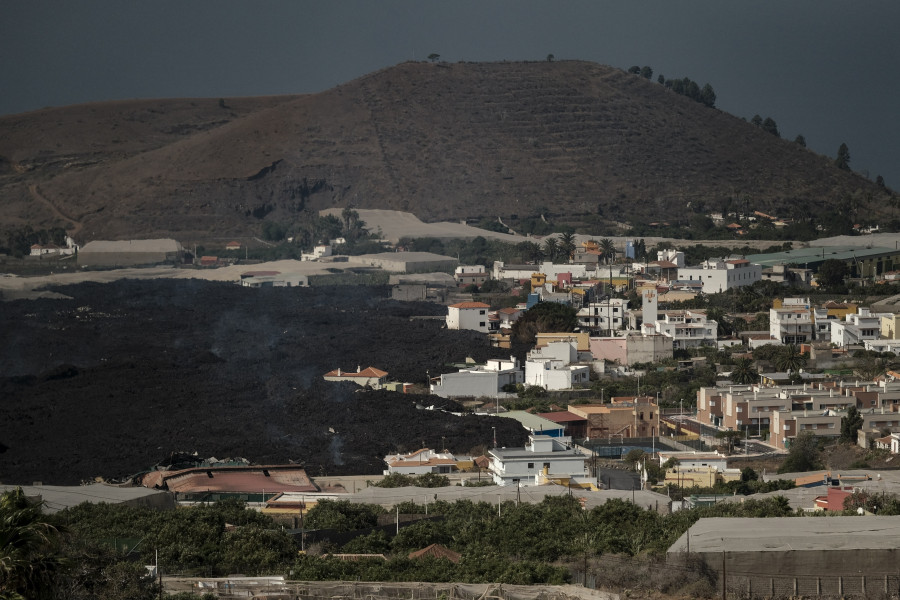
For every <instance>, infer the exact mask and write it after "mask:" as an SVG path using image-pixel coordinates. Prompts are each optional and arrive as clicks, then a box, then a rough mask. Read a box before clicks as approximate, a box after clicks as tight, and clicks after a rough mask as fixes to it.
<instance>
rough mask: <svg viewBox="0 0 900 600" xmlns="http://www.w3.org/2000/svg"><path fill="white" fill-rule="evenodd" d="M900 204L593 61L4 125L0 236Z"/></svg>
mask: <svg viewBox="0 0 900 600" xmlns="http://www.w3.org/2000/svg"><path fill="white" fill-rule="evenodd" d="M893 198H894V195H893V194H892V192H890V191H889V190H885V189H884V188H879V187H877V186H876V185H875V184H874V183H872V182H871V181H869V180H867V179H866V178H864V177H862V176H861V175H858V174H855V173H853V172H851V171H848V170H841V169H838V168H837V167H835V166H834V161H833V160H832V159H831V158H829V157H825V156H821V155H818V154H816V153H814V152H812V151H810V150H808V149H806V148H804V147H802V146H800V145H798V144H796V143H794V142H790V141H787V140H783V139H780V138H778V137H777V136H775V135H772V134H770V133H767V132H766V131H764V130H763V129H761V128H759V127H756V126H754V125H752V124H751V123H748V122H746V121H744V120H742V119H740V118H737V117H735V116H732V115H729V114H727V113H724V112H722V111H720V110H718V109H715V108H712V107H709V106H706V105H704V104H701V103H699V102H696V101H694V100H691V99H689V98H688V97H686V96H683V95H679V94H677V93H675V92H673V91H672V90H670V89H668V88H667V87H666V86H664V85H661V84H659V83H655V82H652V81H650V80H647V79H645V78H643V77H640V76H638V75H633V74H629V73H625V72H623V71H621V70H619V69H615V68H612V67H608V66H603V65H599V64H595V63H589V62H581V61H557V62H530V63H529V62H502V63H456V64H447V63H421V62H409V63H404V64H400V65H397V66H394V67H390V68H387V69H384V70H381V71H377V72H374V73H371V74H369V75H366V76H363V77H360V78H358V79H356V80H353V81H350V82H348V83H346V84H343V85H340V86H337V87H335V88H333V89H330V90H327V91H324V92H321V93H317V94H309V95H301V96H280V97H258V98H223V99H180V100H133V101H123V102H107V103H97V104H85V105H77V106H70V107H62V108H47V109H43V110H38V111H35V112H30V113H25V114H20V115H12V116H7V117H2V118H0V214H2V215H3V220H4V222H5V223H6V224H8V225H24V224H29V225H31V226H32V227H51V226H63V227H66V228H67V229H68V230H70V232H74V233H75V234H76V238H77V239H78V241H80V242H84V241H88V240H91V239H120V238H129V237H131V238H149V237H177V238H179V239H181V240H183V241H189V240H198V239H201V240H202V239H205V238H209V237H215V236H231V235H252V234H254V233H256V232H258V231H259V229H260V226H261V223H262V221H263V220H274V221H278V222H280V223H285V224H288V223H292V222H296V221H298V220H301V219H302V218H304V217H303V214H304V213H303V211H304V210H305V209H312V210H319V209H323V208H332V207H345V206H353V207H355V208H380V209H396V210H403V211H409V212H412V213H414V214H415V215H417V216H418V217H419V218H421V219H422V220H424V221H435V220H447V219H462V218H476V217H485V216H501V217H511V218H513V219H514V218H515V217H520V218H521V217H525V216H528V215H537V214H544V213H552V214H557V215H561V214H564V215H569V216H570V217H572V218H575V219H578V218H580V217H584V218H587V217H591V218H597V217H598V215H602V218H604V219H610V220H617V221H632V222H646V221H655V220H659V219H666V218H668V219H678V218H679V217H682V218H683V217H684V215H685V213H686V212H688V211H693V212H698V211H701V210H705V211H711V210H720V209H721V206H722V204H723V203H724V202H730V203H731V206H732V208H733V209H738V208H740V209H741V210H745V209H748V210H751V211H752V210H759V211H763V212H766V213H770V214H776V215H778V216H780V217H788V218H789V217H791V216H803V215H805V216H808V215H810V214H819V213H820V212H821V211H823V210H829V209H833V210H839V209H840V207H844V208H845V209H846V208H847V207H850V209H851V210H854V211H858V212H859V213H860V214H866V212H868V214H873V215H877V214H878V213H881V214H887V213H886V211H889V210H890V206H891V202H893ZM852 215H853V213H850V216H851V217H852Z"/></svg>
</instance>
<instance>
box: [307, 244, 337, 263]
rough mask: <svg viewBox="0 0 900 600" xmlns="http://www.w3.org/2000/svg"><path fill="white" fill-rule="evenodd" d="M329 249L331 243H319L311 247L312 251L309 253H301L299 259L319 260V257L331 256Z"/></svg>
mask: <svg viewBox="0 0 900 600" xmlns="http://www.w3.org/2000/svg"><path fill="white" fill-rule="evenodd" d="M331 251H332V250H331V244H319V245H318V246H316V247H314V248H313V251H312V252H311V253H306V252H304V253H302V254H301V255H300V260H305V261H313V260H319V259H320V258H325V257H328V256H331Z"/></svg>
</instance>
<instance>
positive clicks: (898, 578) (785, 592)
mask: <svg viewBox="0 0 900 600" xmlns="http://www.w3.org/2000/svg"><path fill="white" fill-rule="evenodd" d="M719 585H721V579H720V582H719ZM725 592H726V597H728V598H747V599H750V598H798V597H816V598H847V597H853V598H898V597H900V575H862V574H860V575H820V576H809V575H807V576H789V575H767V574H762V573H760V574H736V575H727V576H726V582H725Z"/></svg>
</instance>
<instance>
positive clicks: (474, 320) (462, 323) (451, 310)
mask: <svg viewBox="0 0 900 600" xmlns="http://www.w3.org/2000/svg"><path fill="white" fill-rule="evenodd" d="M490 308H491V307H490V306H489V305H487V304H485V303H484V302H460V303H459V304H451V305H450V306H448V307H447V329H471V330H472V331H480V332H482V333H487V332H488V328H489V325H488V310H489V309H490Z"/></svg>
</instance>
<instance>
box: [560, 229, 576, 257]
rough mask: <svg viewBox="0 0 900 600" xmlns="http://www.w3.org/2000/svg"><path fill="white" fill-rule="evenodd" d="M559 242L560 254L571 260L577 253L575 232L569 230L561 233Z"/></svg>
mask: <svg viewBox="0 0 900 600" xmlns="http://www.w3.org/2000/svg"><path fill="white" fill-rule="evenodd" d="M558 244H559V253H560V255H561V256H564V257H565V258H566V260H571V259H572V258H573V256H572V255H573V254H574V253H575V234H574V233H568V232H566V233H562V234H560V236H559V242H558Z"/></svg>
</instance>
